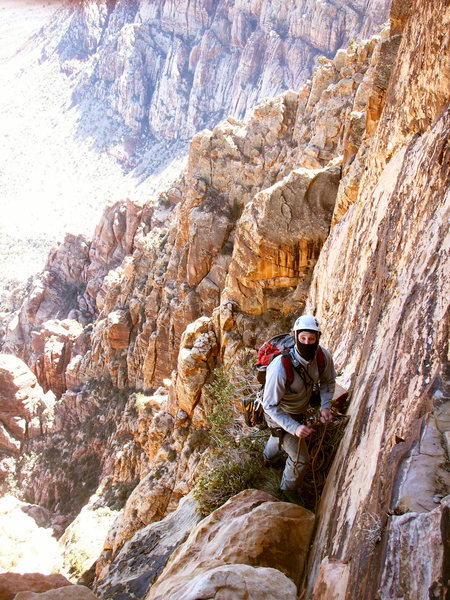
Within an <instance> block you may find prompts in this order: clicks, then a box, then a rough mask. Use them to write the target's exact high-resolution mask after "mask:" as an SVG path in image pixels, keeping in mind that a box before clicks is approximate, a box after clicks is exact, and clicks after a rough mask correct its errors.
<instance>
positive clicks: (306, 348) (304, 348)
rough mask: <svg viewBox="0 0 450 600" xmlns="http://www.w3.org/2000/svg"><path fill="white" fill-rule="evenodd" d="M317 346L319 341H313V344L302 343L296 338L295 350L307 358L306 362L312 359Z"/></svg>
mask: <svg viewBox="0 0 450 600" xmlns="http://www.w3.org/2000/svg"><path fill="white" fill-rule="evenodd" d="M318 347H319V342H318V341H317V342H314V344H302V342H299V341H298V340H297V350H298V352H299V354H300V356H301V357H302V358H304V359H305V360H307V361H308V362H309V361H310V360H312V359H313V358H314V357H315V355H316V352H317V348H318Z"/></svg>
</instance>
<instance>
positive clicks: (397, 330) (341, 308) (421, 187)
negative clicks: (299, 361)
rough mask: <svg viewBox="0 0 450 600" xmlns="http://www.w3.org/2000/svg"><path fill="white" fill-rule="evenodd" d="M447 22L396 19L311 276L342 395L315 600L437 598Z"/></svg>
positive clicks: (433, 11)
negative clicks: (391, 48) (360, 150)
mask: <svg viewBox="0 0 450 600" xmlns="http://www.w3.org/2000/svg"><path fill="white" fill-rule="evenodd" d="M396 4H397V3H396ZM396 4H395V5H394V6H393V14H394V15H395V14H397V12H398V10H399V8H400V5H399V6H397V5H396ZM449 18H450V11H449V6H448V3H446V2H437V3H433V4H426V5H423V4H422V3H420V2H417V1H415V2H412V3H411V6H410V12H409V13H408V15H407V16H406V15H403V22H402V24H401V25H400V24H398V23H397V29H396V30H397V31H399V30H403V32H402V41H401V43H400V47H399V51H398V55H397V60H396V63H395V67H394V71H393V73H392V76H391V80H390V85H389V88H388V90H387V94H386V105H385V108H384V111H383V113H382V115H381V119H380V123H379V125H378V129H377V131H376V133H375V135H374V137H373V139H372V141H371V143H370V144H369V147H368V150H367V159H366V160H365V169H364V175H363V177H362V180H361V185H360V192H359V194H358V196H357V198H356V202H355V203H354V204H353V205H352V206H351V207H350V208H349V209H348V210H347V212H346V214H345V216H344V217H342V218H341V219H340V220H339V222H337V224H336V225H335V226H334V228H333V230H332V233H331V235H330V236H329V238H328V239H327V242H326V244H325V246H324V248H323V250H322V253H321V256H320V258H319V261H318V264H317V266H316V269H315V273H314V279H313V283H312V288H311V294H310V299H309V305H308V308H309V309H310V310H312V311H314V312H316V314H317V315H318V316H319V318H320V319H321V320H322V321H323V323H324V325H325V328H326V334H325V336H324V343H325V344H326V345H327V346H328V347H331V348H333V349H334V355H335V358H336V360H337V362H338V364H339V365H341V366H342V367H343V369H344V378H345V379H347V381H348V382H350V383H351V387H352V391H353V393H352V400H351V404H350V408H349V412H350V422H349V425H348V427H347V430H346V434H345V437H344V439H343V441H342V444H341V448H340V450H339V453H338V455H337V458H336V460H335V463H334V466H333V469H332V472H331V474H330V477H329V481H328V482H327V487H326V493H325V495H324V497H323V499H322V502H321V506H320V515H319V517H320V520H319V527H318V531H317V535H316V539H315V543H314V546H313V550H312V553H311V557H310V565H309V590H310V592H312V589H313V587H314V584H315V585H316V587H315V592H314V594H313V597H314V598H317V599H318V598H320V599H321V600H323V599H324V598H330V599H331V598H333V599H336V598H356V597H364V598H375V597H376V598H383V599H388V598H398V597H405V598H406V597H407V598H425V597H430V598H431V597H432V598H443V597H445V590H446V589H447V583H448V582H447V581H446V577H445V556H446V554H445V553H446V551H447V550H446V549H445V544H446V543H447V541H448V531H447V529H446V527H447V526H446V523H447V519H448V516H447V514H448V501H447V500H445V499H443V497H445V496H446V494H448V490H449V484H450V481H449V476H448V471H447V469H446V465H448V450H449V448H448V430H449V408H448V407H449V402H448V400H449V396H448V339H449V320H448V299H449V297H450V295H449V292H450V289H449V283H448V282H449V277H448V275H449V262H448V248H449V241H450V238H449V233H448V218H449V214H450V195H449V187H448V185H449V173H450V155H449V147H448V139H449V132H450V120H449V112H448V110H449V109H448V99H449V96H450V94H449V92H450V86H449V83H450V80H449V76H448V70H447V71H445V70H444V71H442V66H443V65H444V64H448V61H449V40H448V24H449ZM439 65H440V66H439ZM439 69H440V73H439V76H437V71H438V70H439ZM446 440H447V444H446ZM442 544H444V546H443V545H442ZM406 547H408V548H409V549H410V550H409V551H406ZM414 548H420V549H421V550H420V553H416V552H415V550H414ZM337 572H339V573H341V576H342V577H341V583H340V586H339V588H338V589H336V588H335V586H334V584H333V581H334V579H335V577H334V574H335V573H337ZM343 581H344V582H345V583H343Z"/></svg>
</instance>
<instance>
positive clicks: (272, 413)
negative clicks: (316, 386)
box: [263, 347, 336, 435]
mask: <svg viewBox="0 0 450 600" xmlns="http://www.w3.org/2000/svg"><path fill="white" fill-rule="evenodd" d="M322 351H323V354H324V357H325V370H324V372H323V373H322V376H321V377H320V409H321V410H322V409H324V408H330V406H331V399H332V398H333V394H334V387H335V379H336V372H335V370H334V364H333V359H332V357H331V354H330V353H329V352H328V350H325V348H322ZM290 355H291V361H292V365H293V367H296V366H298V365H299V364H301V365H303V367H304V369H305V371H306V372H307V374H308V375H309V377H310V378H311V380H312V381H311V382H310V381H309V378H308V377H307V376H306V377H305V379H306V382H307V383H306V386H305V383H304V381H303V379H302V378H301V377H300V375H299V374H298V373H297V372H296V370H295V368H294V369H293V371H294V380H293V382H292V384H291V392H287V391H286V383H287V374H286V370H285V368H284V366H283V363H282V362H281V355H279V356H276V357H275V358H274V359H273V361H272V362H271V363H270V364H269V366H268V367H267V371H266V383H265V386H264V396H263V408H264V413H265V415H266V421H267V424H268V425H269V427H281V428H282V429H284V430H285V431H287V432H288V433H291V434H292V435H295V430H296V429H297V427H298V421H296V420H295V419H294V418H293V417H292V416H290V415H301V414H302V413H304V412H305V411H306V410H307V409H308V405H309V399H310V397H311V393H312V388H313V382H316V383H317V382H318V381H319V368H318V366H317V360H316V359H315V358H314V360H312V361H311V362H307V361H306V360H305V359H304V358H302V357H301V356H300V354H299V353H298V351H297V349H296V348H295V347H294V348H292V350H291V351H290Z"/></svg>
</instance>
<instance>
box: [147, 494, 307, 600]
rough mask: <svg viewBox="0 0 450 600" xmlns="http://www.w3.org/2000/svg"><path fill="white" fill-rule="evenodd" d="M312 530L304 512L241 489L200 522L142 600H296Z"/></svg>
mask: <svg viewBox="0 0 450 600" xmlns="http://www.w3.org/2000/svg"><path fill="white" fill-rule="evenodd" d="M313 526H314V515H313V514H312V513H310V512H309V511H308V510H306V509H304V508H302V507H299V506H296V505H293V504H288V503H285V502H278V501H274V498H273V497H272V496H270V495H269V494H266V493H265V492H259V491H256V490H246V491H244V492H241V493H240V494H238V495H237V496H235V497H234V498H232V499H231V500H229V501H228V502H227V503H226V504H224V505H223V506H222V507H221V508H219V509H217V510H216V511H215V512H213V513H212V514H211V515H209V517H207V518H206V519H204V520H203V521H202V522H201V523H199V525H197V527H196V528H195V529H194V530H193V531H192V532H191V533H190V535H189V537H188V539H187V540H186V542H185V543H184V544H183V545H182V546H180V547H179V548H178V550H176V551H175V552H174V554H173V555H172V557H171V558H170V559H169V562H168V563H167V565H166V567H165V568H164V570H163V572H162V573H161V575H160V576H159V578H158V580H157V581H156V582H155V583H154V584H153V585H152V586H151V588H150V591H149V593H148V595H147V596H146V598H147V599H148V600H159V599H161V598H170V599H175V598H180V597H183V598H184V597H186V598H191V599H192V600H194V598H195V597H198V594H199V593H200V590H201V593H202V594H206V595H208V596H209V597H214V596H215V595H216V594H217V592H218V590H219V589H222V588H223V587H224V586H225V587H226V588H227V590H229V593H230V594H231V595H232V596H233V597H234V598H245V597H247V598H254V599H255V600H256V599H257V598H282V597H284V598H286V597H287V598H292V599H294V598H296V587H295V585H294V583H298V582H299V579H300V577H301V573H302V570H303V566H304V561H305V556H306V553H307V549H308V546H309V541H310V538H311V534H312V529H313Z"/></svg>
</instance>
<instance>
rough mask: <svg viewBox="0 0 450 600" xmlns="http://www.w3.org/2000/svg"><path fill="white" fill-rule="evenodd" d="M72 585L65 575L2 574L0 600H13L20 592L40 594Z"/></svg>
mask: <svg viewBox="0 0 450 600" xmlns="http://www.w3.org/2000/svg"><path fill="white" fill-rule="evenodd" d="M68 585H71V583H70V581H69V580H68V579H66V578H65V577H64V576H63V575H57V574H52V575H43V574H42V573H24V574H21V573H2V574H1V575H0V600H13V599H14V598H15V597H16V594H18V593H19V592H24V591H27V592H34V593H35V594H40V593H41V592H46V591H47V590H52V589H56V588H61V587H65V586H68Z"/></svg>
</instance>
